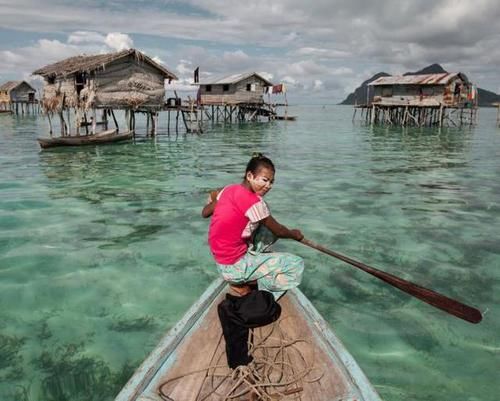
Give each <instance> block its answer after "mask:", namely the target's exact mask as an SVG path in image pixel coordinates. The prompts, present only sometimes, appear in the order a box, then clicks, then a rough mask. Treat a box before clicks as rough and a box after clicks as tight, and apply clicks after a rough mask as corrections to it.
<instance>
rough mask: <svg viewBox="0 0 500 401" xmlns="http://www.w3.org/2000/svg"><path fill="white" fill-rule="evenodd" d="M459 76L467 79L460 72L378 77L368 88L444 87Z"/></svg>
mask: <svg viewBox="0 0 500 401" xmlns="http://www.w3.org/2000/svg"><path fill="white" fill-rule="evenodd" d="M457 76H460V77H461V78H462V79H464V80H465V81H466V82H468V81H467V77H465V75H464V74H462V73H460V72H452V73H447V72H445V73H442V74H422V75H392V76H390V77H380V78H378V79H376V80H375V81H372V82H370V83H369V84H368V85H369V86H378V85H446V84H447V83H448V82H450V81H451V80H452V79H453V78H455V77H457Z"/></svg>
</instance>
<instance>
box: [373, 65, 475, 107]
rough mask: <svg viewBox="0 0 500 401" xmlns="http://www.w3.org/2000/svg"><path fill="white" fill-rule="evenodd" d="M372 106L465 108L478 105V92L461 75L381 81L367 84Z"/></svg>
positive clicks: (434, 75)
mask: <svg viewBox="0 0 500 401" xmlns="http://www.w3.org/2000/svg"><path fill="white" fill-rule="evenodd" d="M368 97H369V99H371V102H370V103H371V104H375V105H377V106H378V105H380V106H440V105H444V106H447V107H464V106H476V105H477V91H476V88H475V87H474V85H472V84H471V83H470V82H469V80H468V79H467V77H466V75H465V74H463V73H461V72H456V73H442V74H424V75H404V76H388V77H380V78H378V79H376V80H375V81H373V82H371V83H369V84H368Z"/></svg>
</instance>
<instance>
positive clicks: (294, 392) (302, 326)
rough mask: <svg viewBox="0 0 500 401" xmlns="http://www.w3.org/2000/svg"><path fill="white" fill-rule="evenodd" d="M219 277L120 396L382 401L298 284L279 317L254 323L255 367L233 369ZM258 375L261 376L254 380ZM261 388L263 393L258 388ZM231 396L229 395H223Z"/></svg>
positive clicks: (177, 400)
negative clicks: (258, 324) (220, 315)
mask: <svg viewBox="0 0 500 401" xmlns="http://www.w3.org/2000/svg"><path fill="white" fill-rule="evenodd" d="M226 290H227V287H226V284H225V283H224V282H223V281H222V280H220V279H217V280H216V281H214V282H213V283H212V284H211V285H210V287H209V288H208V289H207V290H206V291H205V293H204V294H203V295H202V296H201V297H200V299H199V300H198V301H197V302H196V303H195V304H194V305H193V306H192V307H191V309H190V310H189V311H188V312H187V313H186V315H185V316H184V317H183V318H182V319H181V320H180V321H179V322H178V323H177V325H176V326H175V327H173V328H172V329H171V330H170V331H169V332H168V333H167V334H166V335H165V336H164V337H163V339H162V340H161V341H160V343H159V344H158V346H157V347H156V348H155V349H154V350H153V351H152V352H151V354H150V355H149V356H148V357H147V358H146V360H145V361H144V362H143V363H142V365H141V366H140V367H139V368H138V369H137V370H136V372H135V373H134V375H133V376H132V377H131V378H130V380H129V381H128V382H127V384H126V385H125V386H124V387H123V389H122V390H121V392H120V393H119V394H118V396H117V397H116V399H115V401H162V400H169V401H170V400H172V401H201V400H212V401H215V400H224V399H229V398H230V397H231V398H230V399H232V400H239V401H243V400H257V399H262V400H277V399H280V400H292V399H293V400H304V401H306V400H318V401H323V400H324V401H327V400H328V401H340V400H342V401H381V399H380V397H379V395H378V394H377V392H376V391H375V389H374V388H373V387H372V385H371V384H370V382H369V381H368V379H367V378H366V376H365V375H364V373H363V372H362V370H361V369H360V367H359V366H358V364H357V363H356V361H355V360H354V359H353V357H352V356H351V355H350V354H349V352H348V351H347V350H346V349H345V347H344V346H343V345H342V343H341V342H340V340H339V339H338V338H337V337H336V335H335V334H334V333H333V331H332V330H331V328H330V327H329V326H328V324H327V323H326V321H325V320H324V319H323V318H322V317H321V315H320V314H319V313H318V311H317V310H316V309H315V308H314V306H313V305H312V304H311V303H310V302H309V300H308V299H307V298H306V297H305V296H304V295H303V294H302V292H301V291H300V290H298V289H295V290H292V291H288V293H287V294H286V295H285V296H284V297H282V298H281V299H280V301H279V303H280V305H281V307H282V313H281V317H280V319H279V320H278V321H277V322H276V323H274V324H272V325H269V326H265V327H262V328H258V329H254V331H253V345H254V350H253V356H254V363H252V364H251V365H249V367H251V369H246V368H245V369H242V370H241V371H239V372H235V371H230V369H229V368H228V367H227V361H226V356H225V343H224V338H223V337H222V330H221V327H220V323H219V319H218V316H217V305H218V304H219V303H220V302H221V300H222V299H223V298H224V296H225V294H226V292H227V291H226ZM256 377H259V378H260V379H261V380H256V379H255V378H256ZM252 393H259V394H260V398H259V396H258V395H257V394H254V395H252ZM225 397H226V398H225Z"/></svg>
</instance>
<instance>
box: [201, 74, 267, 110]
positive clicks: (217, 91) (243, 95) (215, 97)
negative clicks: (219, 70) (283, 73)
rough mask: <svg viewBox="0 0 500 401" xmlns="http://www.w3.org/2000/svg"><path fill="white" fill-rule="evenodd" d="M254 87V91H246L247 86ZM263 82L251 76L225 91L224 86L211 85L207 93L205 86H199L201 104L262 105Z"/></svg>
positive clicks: (231, 85) (230, 85)
mask: <svg viewBox="0 0 500 401" xmlns="http://www.w3.org/2000/svg"><path fill="white" fill-rule="evenodd" d="M249 84H250V85H252V84H253V85H255V90H254V91H248V90H247V85H249ZM265 86H266V84H265V82H264V81H262V80H261V79H259V78H258V77H255V76H251V77H248V78H246V79H244V80H241V81H240V82H237V83H235V84H229V88H228V90H227V91H224V85H222V84H217V85H211V87H212V90H211V91H210V92H207V90H206V85H202V86H200V96H201V103H202V104H236V103H257V104H260V103H263V102H264V99H263V97H262V96H263V93H264V87H265Z"/></svg>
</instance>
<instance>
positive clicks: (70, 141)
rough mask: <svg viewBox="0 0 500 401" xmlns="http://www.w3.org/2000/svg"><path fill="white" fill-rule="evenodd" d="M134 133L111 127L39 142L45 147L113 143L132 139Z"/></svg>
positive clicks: (42, 139)
mask: <svg viewBox="0 0 500 401" xmlns="http://www.w3.org/2000/svg"><path fill="white" fill-rule="evenodd" d="M133 135H134V133H133V132H132V131H126V132H116V129H110V130H107V131H103V132H98V133H97V134H91V135H71V136H61V137H57V138H38V139H37V140H38V143H39V144H40V146H41V147H42V148H43V149H46V148H53V147H55V146H82V145H97V144H100V143H112V142H119V141H126V140H127V139H131V138H132V137H133Z"/></svg>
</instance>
